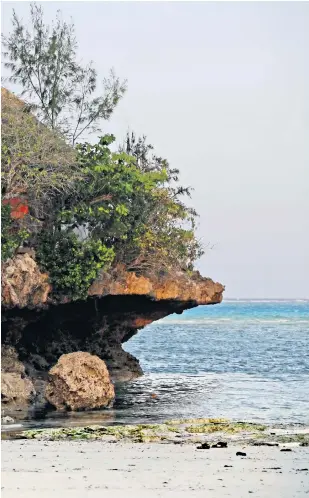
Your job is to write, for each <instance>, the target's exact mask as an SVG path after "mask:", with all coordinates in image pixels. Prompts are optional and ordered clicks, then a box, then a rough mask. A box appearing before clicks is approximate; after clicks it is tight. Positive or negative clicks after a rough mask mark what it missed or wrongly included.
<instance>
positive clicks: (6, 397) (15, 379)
mask: <svg viewBox="0 0 309 498" xmlns="http://www.w3.org/2000/svg"><path fill="white" fill-rule="evenodd" d="M35 394H36V393H35V389H34V386H33V383H32V382H31V380H30V379H29V378H28V377H27V376H26V374H25V367H24V365H23V364H22V363H21V362H20V361H19V360H18V357H17V353H16V351H15V349H14V348H12V347H5V346H4V347H2V349H1V402H2V407H3V408H4V407H7V406H9V407H10V408H11V409H13V410H14V409H15V408H16V407H23V406H25V405H27V404H28V403H29V402H30V401H31V400H32V399H34V397H35Z"/></svg>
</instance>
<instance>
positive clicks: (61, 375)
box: [45, 351, 115, 411]
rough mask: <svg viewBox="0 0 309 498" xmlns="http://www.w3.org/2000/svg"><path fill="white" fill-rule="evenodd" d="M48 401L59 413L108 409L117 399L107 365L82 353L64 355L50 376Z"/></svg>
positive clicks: (94, 357)
mask: <svg viewBox="0 0 309 498" xmlns="http://www.w3.org/2000/svg"><path fill="white" fill-rule="evenodd" d="M45 396H46V399H47V400H48V401H49V403H51V404H52V405H53V406H55V407H56V408H57V409H58V410H67V409H69V410H73V411H75V410H83V409H94V408H102V407H106V406H108V405H109V404H110V403H111V401H112V400H113V399H114V397H115V391H114V386H113V384H112V383H111V380H110V377H109V373H108V370H107V368H106V365H105V363H104V361H102V360H100V358H98V357H97V356H94V355H91V354H90V353H83V352H81V351H78V352H76V353H69V354H64V355H62V356H61V357H60V358H59V360H58V362H57V364H56V365H55V366H54V367H53V368H51V370H50V371H49V374H48V383H47V386H46V391H45Z"/></svg>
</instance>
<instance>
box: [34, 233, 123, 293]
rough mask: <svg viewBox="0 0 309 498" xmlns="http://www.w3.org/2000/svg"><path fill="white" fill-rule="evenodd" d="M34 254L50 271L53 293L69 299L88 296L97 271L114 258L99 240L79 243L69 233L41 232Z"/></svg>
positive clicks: (111, 252) (111, 250)
mask: <svg viewBox="0 0 309 498" xmlns="http://www.w3.org/2000/svg"><path fill="white" fill-rule="evenodd" d="M36 255H37V260H38V263H39V264H40V265H41V267H42V268H43V269H44V270H45V271H47V272H48V273H49V277H50V281H51V284H52V286H53V291H54V293H55V294H60V295H61V294H65V295H66V296H71V297H72V299H82V298H85V297H87V291H88V289H89V287H90V286H91V284H92V282H93V281H94V280H95V279H96V277H97V276H98V273H99V271H100V270H101V269H102V268H104V267H107V266H108V265H109V264H110V263H111V262H112V261H113V259H114V251H113V249H109V248H107V247H106V246H105V245H104V244H103V243H102V242H101V241H100V240H93V239H90V240H87V241H84V242H82V241H80V240H79V239H78V237H77V236H76V235H75V234H74V233H72V232H71V233H68V232H56V233H48V232H43V233H42V234H41V235H40V239H39V244H38V249H37V253H36Z"/></svg>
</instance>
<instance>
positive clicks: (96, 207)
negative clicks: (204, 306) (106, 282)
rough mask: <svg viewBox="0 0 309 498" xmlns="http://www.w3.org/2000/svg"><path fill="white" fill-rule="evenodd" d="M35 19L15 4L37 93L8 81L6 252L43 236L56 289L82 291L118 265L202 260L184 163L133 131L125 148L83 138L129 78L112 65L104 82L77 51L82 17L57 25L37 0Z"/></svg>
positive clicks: (22, 66)
mask: <svg viewBox="0 0 309 498" xmlns="http://www.w3.org/2000/svg"><path fill="white" fill-rule="evenodd" d="M31 23H32V30H30V31H29V30H28V29H27V27H26V26H23V25H22V23H21V21H20V20H19V19H18V18H17V16H16V14H15V13H14V15H13V31H12V33H11V34H10V36H9V37H8V38H6V39H5V40H4V45H5V48H6V53H5V57H6V59H7V61H8V62H7V68H8V69H9V70H10V72H11V82H13V83H14V82H15V83H19V85H21V86H22V88H23V89H24V93H25V95H26V96H27V97H28V99H29V104H28V103H27V104H25V103H24V102H23V101H21V100H19V99H17V98H16V97H14V96H13V95H12V94H11V93H10V92H8V91H6V90H3V91H2V249H3V250H2V259H3V260H6V259H8V258H9V257H12V256H13V255H14V253H15V252H16V250H18V247H19V246H20V245H21V244H23V245H29V246H31V247H33V248H34V249H35V251H36V259H37V261H38V262H39V264H40V265H41V267H42V269H44V270H46V271H47V272H48V273H49V275H50V280H51V283H52V285H53V290H54V293H55V294H69V295H70V296H71V297H72V298H81V297H84V296H86V295H87V290H88V288H89V286H90V285H91V283H92V281H93V280H94V279H95V278H96V277H97V276H98V274H99V272H100V270H102V269H106V268H107V267H108V266H109V265H115V264H118V263H122V264H124V265H125V266H126V268H127V269H128V270H134V271H135V272H138V273H147V274H149V273H151V272H156V273H157V272H170V271H173V270H175V269H182V270H184V271H192V269H193V264H194V262H195V260H196V259H197V258H198V257H199V256H201V254H202V247H201V244H200V242H199V241H198V240H197V238H196V235H195V224H196V217H197V214H196V212H195V211H194V210H193V209H191V208H189V207H187V206H186V204H185V203H184V202H183V200H182V198H183V197H184V196H189V195H190V189H188V188H185V187H182V186H180V185H179V171H178V170H177V169H172V168H171V167H170V166H169V164H168V162H167V161H166V160H165V159H162V158H160V157H157V156H156V155H155V154H154V153H153V147H152V146H151V145H149V144H148V143H147V140H146V137H141V138H136V137H135V135H134V133H132V134H128V135H127V137H126V138H125V140H124V141H123V143H122V144H121V145H119V146H118V149H117V147H115V140H116V139H115V137H114V136H113V135H103V136H102V135H101V136H99V138H98V139H97V140H96V142H95V143H94V144H93V143H89V142H81V143H77V139H79V140H80V139H81V138H82V136H83V134H84V133H85V132H91V133H92V134H93V133H94V132H96V131H98V130H100V129H101V122H102V120H104V119H108V118H109V117H110V115H111V114H112V112H113V110H114V108H115V106H116V105H117V104H118V102H119V101H120V99H121V98H122V96H123V94H124V91H125V83H121V82H120V80H119V79H118V78H116V76H115V75H114V73H111V74H112V76H111V77H110V78H109V79H108V80H104V84H103V90H102V92H101V93H98V92H97V75H96V72H95V70H94V68H93V67H92V65H88V66H87V67H86V68H82V67H81V66H80V65H78V64H77V62H76V48H77V44H76V40H75V37H74V26H73V25H67V24H66V23H64V22H63V21H61V19H60V17H57V20H56V22H55V24H54V25H53V26H51V27H48V26H47V27H46V25H45V24H44V22H43V11H42V9H41V8H39V7H36V6H35V5H34V6H32V7H31ZM70 88H71V89H72V88H74V92H73V93H72V92H71V93H70V92H68V89H70ZM65 109H66V110H65Z"/></svg>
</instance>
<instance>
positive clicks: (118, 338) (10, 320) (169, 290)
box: [2, 254, 224, 403]
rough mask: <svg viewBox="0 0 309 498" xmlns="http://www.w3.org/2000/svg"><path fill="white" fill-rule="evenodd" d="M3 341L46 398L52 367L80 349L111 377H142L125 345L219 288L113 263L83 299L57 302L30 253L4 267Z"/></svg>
mask: <svg viewBox="0 0 309 498" xmlns="http://www.w3.org/2000/svg"><path fill="white" fill-rule="evenodd" d="M2 278H3V282H2V285H3V293H2V309H3V313H2V343H3V344H4V345H9V346H10V347H12V348H14V350H15V352H16V355H17V356H18V358H19V360H20V361H21V362H22V363H23V365H24V366H25V369H26V374H27V375H28V376H29V377H30V378H31V380H32V381H33V384H34V387H35V390H36V392H37V398H36V400H37V401H39V402H40V403H41V402H44V390H45V386H46V381H47V377H48V371H49V369H50V368H51V367H52V366H53V365H55V364H56V363H57V361H58V359H59V357H60V356H61V355H62V354H67V353H72V352H76V351H85V352H89V353H91V354H93V355H97V356H98V357H99V358H101V359H102V360H104V361H105V363H106V365H107V368H108V370H109V372H110V375H111V377H112V379H113V380H114V381H125V380H130V379H133V378H135V377H138V376H140V375H142V370H141V367H140V365H139V362H138V360H137V359H136V358H134V357H133V356H132V355H130V354H129V353H127V352H125V351H124V350H123V349H122V344H123V343H124V342H126V341H128V340H129V339H130V338H131V337H132V336H133V335H134V334H136V333H137V332H138V330H139V329H141V328H143V327H144V326H145V325H148V324H150V323H152V322H153V321H155V320H159V319H160V318H163V317H165V316H167V315H170V314H172V313H178V314H181V313H182V312H183V311H184V310H186V309H189V308H194V307H196V306H198V305H205V304H216V303H220V302H221V300H222V294H223V291H224V287H223V286H222V285H221V284H219V283H214V282H213V281H212V280H211V279H208V278H202V277H201V276H200V275H199V274H198V273H197V272H196V273H195V274H194V275H193V276H192V277H191V278H190V277H189V276H187V275H186V274H184V273H182V272H179V273H174V274H173V275H168V274H161V275H159V276H156V277H151V278H146V277H144V276H138V275H136V274H135V273H133V272H126V271H125V269H124V268H123V267H118V268H116V269H115V270H113V271H112V272H111V273H109V274H106V273H105V274H102V275H101V276H100V278H98V279H97V280H96V281H95V282H94V283H93V284H92V286H91V287H90V289H89V293H88V294H89V295H88V298H87V299H86V300H81V301H74V302H72V301H70V299H69V298H68V297H65V296H64V297H62V298H61V299H60V298H59V296H58V298H57V299H55V296H54V295H53V294H52V289H51V288H50V286H49V284H48V282H47V275H45V274H42V273H40V271H39V269H38V267H37V265H36V263H35V261H34V260H33V259H32V258H31V257H30V256H29V254H25V255H18V256H17V257H16V258H15V259H14V260H10V261H9V262H8V263H7V264H6V265H4V267H3V272H2Z"/></svg>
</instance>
